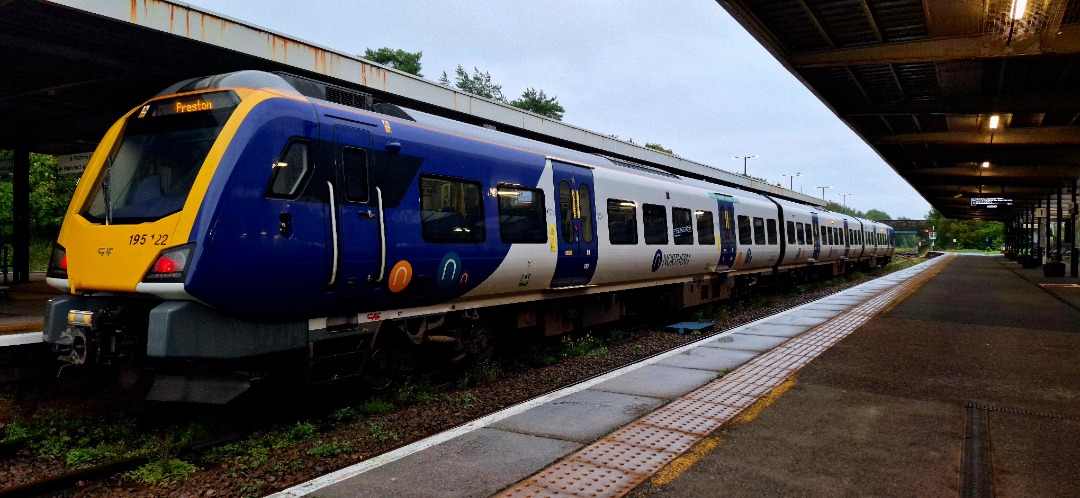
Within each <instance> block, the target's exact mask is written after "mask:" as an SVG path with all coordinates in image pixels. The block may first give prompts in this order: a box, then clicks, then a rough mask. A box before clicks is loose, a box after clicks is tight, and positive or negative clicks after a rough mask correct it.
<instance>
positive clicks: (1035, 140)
mask: <svg viewBox="0 0 1080 498" xmlns="http://www.w3.org/2000/svg"><path fill="white" fill-rule="evenodd" d="M867 141H868V142H870V143H872V144H915V143H931V144H989V143H990V133H989V132H988V131H985V130H980V131H938V132H924V133H901V134H897V135H876V136H872V137H867ZM994 144H996V145H1080V127H1076V126H1042V127H1038V128H1006V129H1002V130H1000V131H998V132H996V133H994Z"/></svg>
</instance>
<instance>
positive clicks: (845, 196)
mask: <svg viewBox="0 0 1080 498" xmlns="http://www.w3.org/2000/svg"><path fill="white" fill-rule="evenodd" d="M822 195H824V194H822ZM836 195H839V196H840V197H843V198H844V208H845V209H846V208H847V196H849V195H854V194H836Z"/></svg>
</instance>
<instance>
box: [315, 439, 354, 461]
mask: <svg viewBox="0 0 1080 498" xmlns="http://www.w3.org/2000/svg"><path fill="white" fill-rule="evenodd" d="M351 451H352V445H350V444H349V443H348V442H346V441H330V442H329V443H320V444H318V445H316V446H315V447H314V448H311V449H310V450H308V455H311V456H313V457H315V458H332V457H336V456H338V455H344V454H346V453H349V452H351Z"/></svg>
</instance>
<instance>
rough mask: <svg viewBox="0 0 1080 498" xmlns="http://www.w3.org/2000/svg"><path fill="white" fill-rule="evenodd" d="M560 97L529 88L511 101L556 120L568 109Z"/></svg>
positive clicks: (517, 105)
mask: <svg viewBox="0 0 1080 498" xmlns="http://www.w3.org/2000/svg"><path fill="white" fill-rule="evenodd" d="M558 99H559V98H558V97H555V96H552V97H550V98H549V97H548V96H547V95H544V91H543V90H536V89H533V88H529V89H527V90H525V92H523V93H522V94H521V98H519V99H515V100H512V101H510V105H512V106H514V107H517V108H518V109H525V110H526V111H529V112H533V113H536V114H539V115H541V116H547V117H549V118H551V119H554V120H555V121H562V117H563V113H564V112H566V109H563V106H561V105H559V100H558ZM646 147H648V145H646ZM660 150H664V149H660ZM665 152H667V153H668V154H670V153H671V151H670V150H668V151H665Z"/></svg>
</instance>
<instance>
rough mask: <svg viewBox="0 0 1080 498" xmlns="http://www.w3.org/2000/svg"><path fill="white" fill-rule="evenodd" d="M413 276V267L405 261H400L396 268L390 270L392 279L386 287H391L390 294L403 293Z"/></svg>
mask: <svg viewBox="0 0 1080 498" xmlns="http://www.w3.org/2000/svg"><path fill="white" fill-rule="evenodd" d="M412 275H413V272H412V265H410V264H409V262H408V261H405V260H401V261H398V262H397V264H396V265H394V268H393V269H391V270H390V278H389V279H388V280H387V282H386V285H387V286H388V287H390V292H401V291H403V290H405V288H406V287H408V286H409V282H411V281H412Z"/></svg>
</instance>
